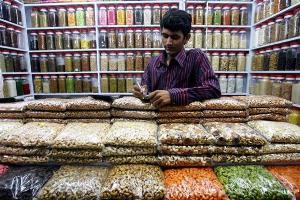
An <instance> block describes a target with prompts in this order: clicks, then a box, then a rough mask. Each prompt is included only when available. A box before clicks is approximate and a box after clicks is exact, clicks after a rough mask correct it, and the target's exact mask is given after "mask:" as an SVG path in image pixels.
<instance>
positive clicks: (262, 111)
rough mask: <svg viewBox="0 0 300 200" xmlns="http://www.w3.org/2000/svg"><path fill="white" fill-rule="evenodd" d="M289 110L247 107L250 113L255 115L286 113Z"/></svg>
mask: <svg viewBox="0 0 300 200" xmlns="http://www.w3.org/2000/svg"><path fill="white" fill-rule="evenodd" d="M290 112H291V110H290V109H289V108H249V114H250V115H257V114H269V113H273V114H281V115H287V114H289V113H290Z"/></svg>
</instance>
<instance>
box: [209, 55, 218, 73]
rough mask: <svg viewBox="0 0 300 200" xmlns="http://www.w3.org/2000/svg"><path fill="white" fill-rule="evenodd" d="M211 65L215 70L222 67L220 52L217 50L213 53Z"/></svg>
mask: <svg viewBox="0 0 300 200" xmlns="http://www.w3.org/2000/svg"><path fill="white" fill-rule="evenodd" d="M211 65H212V68H213V70H214V71H219V68H220V54H219V53H217V52H214V53H212V59H211Z"/></svg>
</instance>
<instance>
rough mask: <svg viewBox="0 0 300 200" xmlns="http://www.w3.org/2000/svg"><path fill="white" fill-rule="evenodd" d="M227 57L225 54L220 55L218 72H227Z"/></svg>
mask: <svg viewBox="0 0 300 200" xmlns="http://www.w3.org/2000/svg"><path fill="white" fill-rule="evenodd" d="M228 66H229V57H228V55H227V53H225V52H224V53H221V57H220V71H228Z"/></svg>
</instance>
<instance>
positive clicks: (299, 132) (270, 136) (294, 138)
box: [248, 120, 300, 144]
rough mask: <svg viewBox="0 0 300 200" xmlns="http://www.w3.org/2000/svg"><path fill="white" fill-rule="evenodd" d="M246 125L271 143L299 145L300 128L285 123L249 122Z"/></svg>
mask: <svg viewBox="0 0 300 200" xmlns="http://www.w3.org/2000/svg"><path fill="white" fill-rule="evenodd" d="M248 125H249V126H251V127H252V128H253V129H255V130H257V131H258V132H260V134H262V135H263V136H264V137H265V138H267V140H268V141H269V142H271V143H285V144H287V143H290V144H299V143H300V127H299V126H297V125H294V124H290V123H287V122H273V121H264V120H258V121H251V122H248Z"/></svg>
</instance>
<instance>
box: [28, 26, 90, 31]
mask: <svg viewBox="0 0 300 200" xmlns="http://www.w3.org/2000/svg"><path fill="white" fill-rule="evenodd" d="M65 29H68V30H69V29H95V26H66V27H60V26H57V27H39V28H28V29H27V30H28V31H42V30H55V31H58V30H65Z"/></svg>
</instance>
